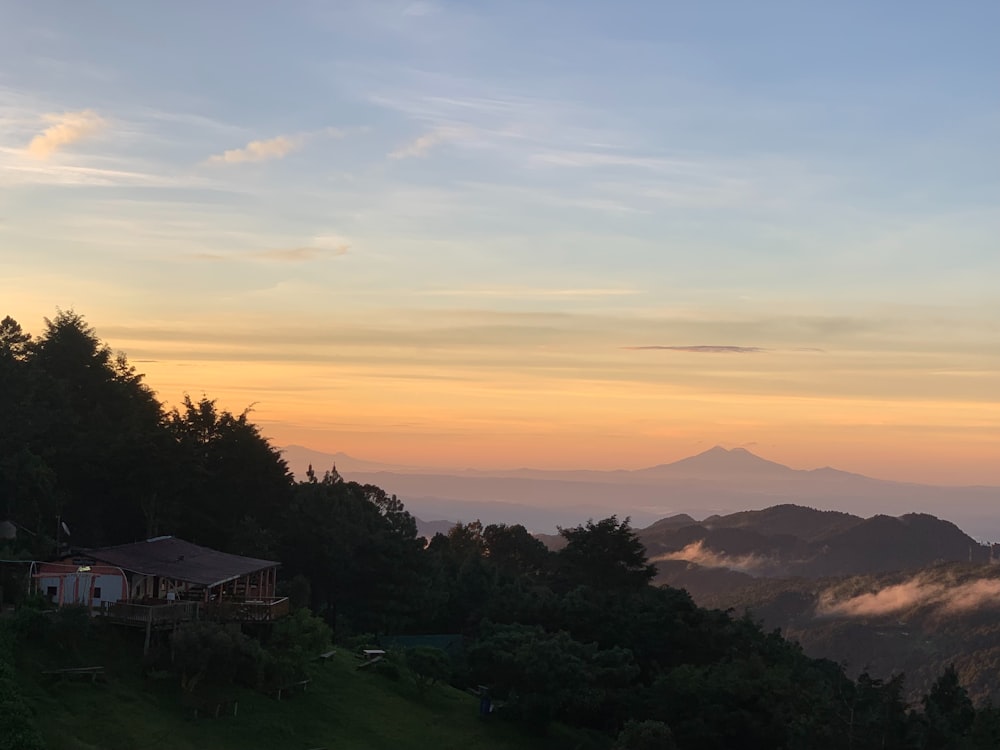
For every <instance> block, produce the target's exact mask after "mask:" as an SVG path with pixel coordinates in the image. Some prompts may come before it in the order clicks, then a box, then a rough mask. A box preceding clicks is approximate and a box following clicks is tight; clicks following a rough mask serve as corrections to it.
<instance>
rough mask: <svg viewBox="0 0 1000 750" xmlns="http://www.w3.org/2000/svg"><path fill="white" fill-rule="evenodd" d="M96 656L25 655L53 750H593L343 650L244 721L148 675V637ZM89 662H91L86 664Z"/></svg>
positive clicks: (243, 696) (25, 673)
mask: <svg viewBox="0 0 1000 750" xmlns="http://www.w3.org/2000/svg"><path fill="white" fill-rule="evenodd" d="M101 630H102V631H103V632H100V633H98V634H97V635H96V637H94V638H93V639H88V643H87V648H86V649H84V650H83V651H81V650H80V649H74V652H75V654H76V655H75V656H72V657H71V656H70V655H69V654H70V653H71V652H70V651H68V650H67V651H64V652H61V653H52V652H51V650H46V649H43V648H41V647H34V648H29V649H26V650H24V651H22V652H21V653H20V654H19V657H18V675H19V682H20V684H21V688H22V691H23V694H24V697H25V698H26V699H27V701H28V703H29V704H30V705H31V707H32V709H33V710H34V712H35V715H36V717H37V718H38V725H39V728H40V730H41V732H42V734H43V737H44V738H45V741H46V744H47V746H48V748H49V750H208V749H211V750H257V749H259V750H286V749H287V750H311V749H313V748H328V749H329V750H332V749H333V748H352V750H368V749H370V750H382V749H383V748H385V749H386V750H388V749H389V748H392V750H407V749H409V748H413V749H414V750H415V749H417V748H434V749H435V750H450V749H453V750H504V749H506V748H510V749H513V748H539V749H541V748H558V747H560V746H562V745H565V746H571V747H589V746H590V743H589V742H588V741H587V738H585V737H582V736H574V737H572V738H571V737H568V736H565V735H563V734H562V733H561V732H559V731H558V730H557V731H556V732H554V733H553V734H550V735H549V736H548V737H537V736H531V735H526V734H524V733H523V732H521V731H520V730H519V729H518V728H517V727H516V726H513V725H511V724H508V723H506V722H503V721H502V720H500V719H498V718H497V717H496V716H491V717H489V718H488V719H486V720H483V719H482V718H480V716H479V713H478V709H479V702H478V699H477V698H475V697H474V696H472V695H470V694H468V693H465V692H462V691H460V690H457V689H455V688H452V687H449V686H442V685H435V686H432V687H431V688H430V689H429V690H427V691H426V693H425V694H424V695H420V693H419V692H418V690H417V688H416V686H415V685H414V684H413V683H412V682H411V681H410V680H408V679H407V678H405V677H401V678H399V679H398V680H393V679H391V678H389V677H387V676H385V675H383V674H378V673H375V672H374V671H370V670H368V669H358V664H359V663H360V662H359V660H358V659H357V658H356V656H355V655H353V654H351V653H348V652H346V651H344V650H342V649H338V651H337V653H336V654H335V655H334V656H333V657H332V658H330V659H329V660H328V661H323V662H320V661H317V662H315V663H314V664H313V665H311V667H310V669H309V678H310V682H309V684H308V686H307V688H306V690H305V691H304V692H301V691H295V692H294V693H292V694H291V695H290V696H287V697H283V699H282V700H281V701H277V700H275V699H274V698H272V697H268V696H265V695H262V694H260V693H256V692H253V691H250V690H244V689H236V688H233V689H230V690H227V691H225V694H224V695H222V696H221V697H223V698H227V699H235V700H237V701H238V710H237V715H236V716H233V715H232V713H231V711H230V712H229V713H228V714H227V715H225V716H222V717H220V718H198V719H195V718H194V711H193V710H192V709H191V708H190V707H186V706H185V701H184V700H183V696H182V693H181V691H180V688H179V686H178V684H177V679H176V677H174V676H171V675H167V674H163V675H158V676H156V677H155V678H150V677H147V676H144V675H143V673H142V669H141V667H140V663H141V662H140V653H141V641H140V634H139V633H137V632H132V631H126V630H123V629H120V628H113V627H110V626H108V627H107V628H101ZM81 653H86V656H81ZM98 664H100V665H102V666H104V667H105V669H106V676H105V677H104V679H103V680H100V681H98V682H96V683H92V682H91V681H90V680H89V679H87V680H79V679H66V678H61V679H59V678H52V677H50V676H44V675H42V674H41V673H42V671H43V670H45V669H52V668H56V667H77V666H92V665H98Z"/></svg>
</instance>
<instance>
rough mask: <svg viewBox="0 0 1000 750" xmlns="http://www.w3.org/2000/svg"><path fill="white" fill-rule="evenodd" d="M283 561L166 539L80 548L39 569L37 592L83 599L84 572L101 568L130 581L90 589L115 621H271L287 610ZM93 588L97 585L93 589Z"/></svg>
mask: <svg viewBox="0 0 1000 750" xmlns="http://www.w3.org/2000/svg"><path fill="white" fill-rule="evenodd" d="M279 565H280V563H278V562H276V561H274V560H261V559H258V558H254V557H244V556H243V555H233V554H230V553H228V552H220V551H219V550H214V549H211V548H209V547H202V546H200V545H197V544H193V543H191V542H188V541H185V540H183V539H178V538H176V537H173V536H160V537H155V538H153V539H147V540H145V541H142V542H133V543H131V544H119V545H115V546H113V547H100V548H97V549H88V550H84V551H81V552H79V553H78V554H76V555H74V556H72V557H70V558H66V559H64V560H63V561H62V562H61V563H59V564H58V565H54V564H47V565H46V567H44V568H40V569H39V570H38V571H37V573H36V574H35V578H36V586H37V587H39V589H38V590H40V591H44V592H45V594H46V596H47V597H49V598H50V599H51V600H52V601H53V602H56V603H59V604H63V603H71V602H77V603H80V602H84V599H82V598H81V597H82V596H83V595H82V594H81V593H80V592H81V591H83V590H85V589H84V588H81V584H80V580H81V576H82V575H84V576H89V577H90V578H92V577H93V571H94V570H96V569H98V567H99V568H100V570H102V571H104V572H107V571H117V572H119V573H120V576H121V580H122V584H123V585H121V586H120V587H105V586H100V587H99V590H100V594H101V595H100V596H99V597H95V596H93V594H92V593H91V594H90V595H88V596H87V597H84V598H85V602H84V603H87V604H90V605H91V607H92V608H96V609H97V610H98V613H99V614H101V615H104V616H106V617H109V618H111V619H112V620H114V621H117V622H121V623H123V624H127V625H138V626H145V627H146V628H147V631H148V630H149V629H150V628H156V627H168V626H170V627H172V626H174V625H176V624H177V623H178V622H183V621H186V620H192V619H197V618H199V617H203V618H207V619H218V620H227V621H236V622H269V621H272V620H275V619H277V618H279V617H281V616H283V615H286V614H288V611H289V605H288V599H287V598H286V597H278V596H276V592H275V589H276V584H277V571H278V566H279ZM88 580H90V579H89V578H88ZM70 586H72V587H73V590H72V592H70V591H69V590H68V587H70ZM93 586H94V584H93V583H92V582H91V584H90V589H89V591H90V592H93ZM64 587H66V588H67V590H65V591H64V590H63V588H64ZM105 588H107V589H108V590H107V591H105Z"/></svg>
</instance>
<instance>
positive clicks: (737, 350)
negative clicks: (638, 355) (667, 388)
mask: <svg viewBox="0 0 1000 750" xmlns="http://www.w3.org/2000/svg"><path fill="white" fill-rule="evenodd" d="M622 349H630V350H632V351H648V350H656V351H668V352H691V353H693V354H756V353H758V352H766V351H767V349H763V348H761V347H759V346H715V345H712V344H702V345H699V346H623V347H622Z"/></svg>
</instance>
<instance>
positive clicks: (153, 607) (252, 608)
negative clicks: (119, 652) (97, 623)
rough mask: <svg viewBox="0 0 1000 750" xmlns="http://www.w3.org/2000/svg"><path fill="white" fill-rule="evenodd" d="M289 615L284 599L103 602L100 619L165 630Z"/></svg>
mask: <svg viewBox="0 0 1000 750" xmlns="http://www.w3.org/2000/svg"><path fill="white" fill-rule="evenodd" d="M288 612H289V605H288V597H284V596H283V597H268V598H264V599H253V600H250V601H236V600H234V599H226V600H223V601H221V602H220V601H212V602H187V601H175V602H166V601H164V602H154V603H150V604H133V603H131V602H103V603H102V605H101V615H102V616H104V617H107V618H109V619H111V620H113V621H114V622H118V623H122V624H124V625H136V626H145V625H147V624H149V625H151V626H152V627H154V628H157V627H167V626H170V625H173V624H175V623H179V622H189V621H191V620H197V619H199V618H205V619H209V620H221V621H224V622H271V621H273V620H277V619H278V618H279V617H284V616H285V615H287V614H288Z"/></svg>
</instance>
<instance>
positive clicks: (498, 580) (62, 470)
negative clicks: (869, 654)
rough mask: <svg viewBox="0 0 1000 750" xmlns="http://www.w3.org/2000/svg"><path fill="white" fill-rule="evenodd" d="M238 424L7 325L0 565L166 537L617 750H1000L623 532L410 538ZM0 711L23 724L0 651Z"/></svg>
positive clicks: (496, 530) (927, 702) (80, 351)
mask: <svg viewBox="0 0 1000 750" xmlns="http://www.w3.org/2000/svg"><path fill="white" fill-rule="evenodd" d="M250 416H251V414H250V412H249V410H247V411H243V412H240V413H232V412H230V411H228V410H226V409H224V408H221V407H220V406H219V405H218V404H217V403H216V402H215V401H213V400H212V399H210V398H209V397H207V396H202V397H200V398H198V399H194V398H190V397H188V398H185V399H184V401H183V403H182V404H181V405H180V406H179V407H177V408H172V409H166V408H164V406H163V405H162V404H161V403H160V402H159V401H158V399H157V397H156V394H155V393H154V392H153V391H152V390H151V389H150V388H149V387H148V386H147V385H146V384H145V383H144V381H143V377H142V375H140V374H139V373H138V372H136V370H135V369H134V367H132V366H131V365H130V364H129V362H128V360H127V359H126V358H125V356H124V355H120V354H119V355H116V354H114V353H113V352H112V350H111V349H109V348H108V347H107V346H106V345H105V344H103V343H102V342H101V340H100V339H99V338H98V336H97V334H96V332H95V331H94V330H93V329H92V328H91V327H90V326H89V325H88V324H87V323H86V321H85V320H84V319H83V317H81V316H80V315H79V314H77V313H74V312H60V313H59V314H57V315H56V316H55V318H54V319H52V320H46V322H45V328H44V330H43V331H42V332H41V333H40V334H39V335H38V336H37V337H34V336H31V335H29V334H28V333H26V332H25V331H24V330H23V329H22V328H21V326H20V325H19V324H18V323H17V322H16V321H14V320H12V319H11V318H9V317H8V318H6V319H4V320H3V321H2V322H0V520H4V519H8V520H10V521H12V522H14V523H15V524H16V525H17V528H18V530H19V533H18V536H17V539H16V540H14V541H9V542H6V543H5V547H3V548H2V554H0V557H3V558H6V559H16V558H19V557H20V558H25V559H27V558H34V559H44V558H47V557H51V556H53V555H54V554H56V552H57V545H58V544H59V541H58V540H57V537H58V536H59V532H58V531H57V529H58V528H59V523H60V522H65V523H66V524H67V526H68V528H69V529H70V530H71V533H72V536H71V537H70V538H69V539H66V538H63V539H62V540H61V541H62V543H63V545H66V544H72V546H74V547H87V546H94V545H104V544H116V543H122V542H129V541H134V540H138V539H144V538H148V537H151V536H154V535H158V534H174V535H176V536H179V537H182V538H184V539H187V540H189V541H192V542H195V543H198V544H203V545H206V546H211V547H214V548H217V549H221V550H225V551H229V552H234V553H238V554H245V555H251V556H254V557H259V558H267V559H273V560H279V561H281V564H282V567H281V575H282V581H281V585H282V587H283V591H284V592H285V593H286V594H287V595H288V596H289V597H290V598H291V599H292V600H293V603H294V604H295V605H296V606H298V607H299V608H301V609H300V610H299V611H306V609H307V608H308V610H311V611H312V612H313V613H315V615H316V616H317V617H318V618H322V619H323V620H324V621H325V622H326V623H327V625H328V626H329V627H330V628H332V630H333V633H334V635H335V637H336V638H337V639H338V640H341V641H345V640H348V639H351V638H352V637H356V636H358V635H359V634H369V633H370V634H375V636H376V637H377V636H379V635H382V636H385V635H399V634H431V633H460V634H461V635H462V636H463V641H464V643H465V648H464V652H463V653H462V654H460V655H456V656H454V658H452V660H451V661H450V662H449V664H448V669H447V674H446V675H445V677H446V679H448V680H450V681H452V682H454V683H456V684H458V685H460V686H470V685H485V686H488V687H489V689H490V691H491V693H492V695H493V697H494V699H495V700H496V701H497V704H498V706H501V707H500V708H499V710H498V712H497V713H498V715H500V716H503V717H505V718H507V719H509V720H510V721H512V722H516V723H519V724H521V725H523V726H525V727H527V728H529V729H530V730H531V731H532V732H538V733H544V732H546V731H547V730H548V729H549V727H551V726H552V725H553V724H554V723H558V724H561V725H569V726H573V727H582V728H586V729H588V730H590V731H592V732H595V733H598V734H599V735H601V736H604V737H606V738H607V744H608V745H609V746H610V745H611V744H612V743H614V744H615V746H616V747H620V748H670V747H678V748H719V749H721V748H732V747H740V748H761V749H764V748H767V749H768V750H771V749H773V748H811V749H814V750H819V749H822V748H859V749H860V748H885V749H888V748H926V749H932V748H934V749H937V748H980V747H982V748H986V747H990V748H993V747H997V746H998V745H1000V712H998V710H996V709H994V708H992V707H990V706H979V707H974V706H973V703H972V701H971V700H970V699H969V697H968V695H967V693H966V692H965V690H964V689H963V687H962V686H961V685H960V684H959V682H958V677H957V673H956V671H955V670H954V669H951V668H946V669H944V670H943V672H942V673H941V674H940V676H939V677H938V678H937V679H936V680H935V681H934V683H933V684H932V685H931V687H930V689H929V690H928V691H927V692H926V694H925V695H924V696H923V697H922V699H920V700H917V701H915V702H912V703H909V704H908V703H907V702H906V700H905V699H904V694H905V693H904V682H903V680H904V678H903V676H897V677H895V678H893V679H889V680H879V679H873V678H871V677H870V676H869V675H867V674H862V675H860V677H858V678H857V679H850V678H849V677H848V676H847V675H846V674H845V671H844V669H843V668H842V667H841V666H839V665H837V664H835V663H833V662H830V661H825V660H817V659H811V658H809V657H807V656H806V655H805V654H804V653H803V651H802V649H801V648H800V647H799V646H798V645H797V644H796V643H793V642H791V641H788V640H786V639H784V638H783V637H782V635H781V634H780V632H778V631H772V632H766V631H765V630H763V629H762V627H761V625H760V624H758V623H757V622H755V621H753V620H752V619H750V618H748V617H734V616H733V615H732V614H731V613H730V612H726V611H720V610H709V609H703V608H700V607H697V606H695V604H694V603H693V601H692V599H691V598H690V596H689V595H688V594H687V592H685V591H683V590H680V589H675V588H670V587H666V586H663V587H658V586H654V585H652V580H653V578H654V575H655V568H654V567H653V566H652V565H651V564H650V563H649V561H648V558H647V555H646V550H645V549H644V547H643V545H642V543H641V542H640V540H639V539H638V537H637V536H636V534H635V533H634V532H633V530H632V529H631V527H630V526H629V522H628V519H624V520H620V519H618V518H616V517H611V518H606V519H602V520H598V521H591V522H588V523H586V524H584V525H581V526H578V527H574V528H566V529H562V531H561V536H562V538H563V541H564V544H563V545H562V546H561V548H560V549H559V550H558V551H557V552H553V551H550V550H548V549H547V548H546V547H545V545H543V544H542V543H541V542H540V541H539V540H537V539H536V538H534V537H533V536H532V535H531V534H530V533H528V531H527V530H526V529H525V528H524V527H523V526H519V525H514V526H508V525H488V526H483V525H482V524H479V523H476V522H473V523H468V524H459V525H457V526H455V527H454V528H453V529H452V530H451V531H450V532H449V533H448V534H447V535H444V534H437V535H435V536H434V537H433V538H432V539H430V540H426V539H423V538H420V537H418V534H417V528H416V524H415V522H414V519H413V518H412V517H411V516H410V514H409V513H408V512H407V511H406V509H405V508H404V506H403V504H402V503H401V502H400V501H399V500H398V499H397V498H396V497H394V496H391V495H388V494H387V493H385V492H384V491H382V490H381V489H380V488H378V487H376V486H373V485H361V484H357V483H354V482H350V481H345V479H344V478H342V477H341V476H340V475H339V474H338V473H337V471H336V469H335V467H330V468H328V469H327V468H325V467H323V468H321V469H320V471H319V472H314V471H310V473H309V475H308V476H307V477H305V478H303V480H302V481H295V479H294V478H293V477H292V476H291V474H290V473H289V471H288V468H287V466H286V465H285V463H284V461H283V460H282V457H281V454H280V452H279V451H278V450H277V449H275V448H274V447H273V446H271V445H270V444H269V442H268V441H267V439H266V438H265V436H263V435H262V434H261V432H260V430H259V428H258V427H257V426H256V425H255V424H254V423H253V422H252V421H251V419H250ZM57 519H58V520H57ZM4 570H5V576H6V579H5V581H4V584H5V590H7V591H10V592H16V591H17V588H18V586H17V580H15V579H17V575H16V574H15V572H12V571H16V570H17V568H16V566H15V567H8V568H5V569H4ZM303 617H306V616H305V615H303ZM300 619H301V618H300ZM303 622H305V620H303ZM2 646H3V644H2V643H0V647H2ZM415 669H416V671H418V672H420V671H425V672H427V673H428V674H430V673H432V672H433V670H432V669H430V668H427V669H425V670H421V669H420V668H419V667H415ZM216 677H217V678H218V679H232V680H236V679H239V675H238V671H237V670H232V671H227V670H224V669H220V670H218V674H217V675H216ZM0 702H2V706H3V711H4V712H5V715H6V716H13V715H14V713H15V709H17V711H20V713H19V714H18V715H20V716H22V718H23V716H24V712H23V710H22V709H21V708H19V704H18V699H17V685H16V684H15V681H14V679H13V677H12V676H11V671H10V669H9V668H8V667H7V666H5V662H4V657H3V653H2V648H0ZM0 720H5V719H4V717H0ZM0 729H2V727H0ZM24 731H26V730H24ZM2 733H3V732H0V734H2ZM11 736H12V735H11ZM0 744H2V742H0ZM26 746H27V745H26Z"/></svg>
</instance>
